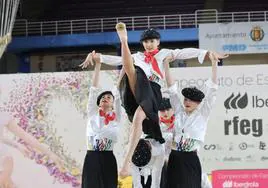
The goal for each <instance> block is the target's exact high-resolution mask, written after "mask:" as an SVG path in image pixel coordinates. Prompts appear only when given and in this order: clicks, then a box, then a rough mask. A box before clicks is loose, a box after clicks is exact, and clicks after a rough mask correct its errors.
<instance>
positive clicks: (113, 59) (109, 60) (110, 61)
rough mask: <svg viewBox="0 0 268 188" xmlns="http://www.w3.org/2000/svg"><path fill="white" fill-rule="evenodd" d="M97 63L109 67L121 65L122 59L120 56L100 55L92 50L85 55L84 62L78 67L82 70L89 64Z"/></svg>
mask: <svg viewBox="0 0 268 188" xmlns="http://www.w3.org/2000/svg"><path fill="white" fill-rule="evenodd" d="M97 61H99V62H101V63H104V64H107V65H111V66H118V65H122V58H121V57H120V56H113V55H102V54H101V53H96V52H95V50H93V51H92V52H91V53H89V54H88V55H87V58H86V60H85V61H84V62H83V63H82V64H80V65H79V66H80V67H81V68H82V69H84V68H87V67H88V66H89V65H90V64H91V65H93V64H94V62H97Z"/></svg>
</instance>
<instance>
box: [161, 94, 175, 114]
mask: <svg viewBox="0 0 268 188" xmlns="http://www.w3.org/2000/svg"><path fill="white" fill-rule="evenodd" d="M170 108H172V107H171V104H170V100H169V98H165V97H164V98H162V101H161V103H160V105H159V110H160V111H163V110H168V109H170Z"/></svg>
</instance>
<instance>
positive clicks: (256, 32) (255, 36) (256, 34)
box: [250, 26, 264, 41]
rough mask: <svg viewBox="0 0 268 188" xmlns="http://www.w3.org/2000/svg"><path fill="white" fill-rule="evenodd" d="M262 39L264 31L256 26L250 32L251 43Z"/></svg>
mask: <svg viewBox="0 0 268 188" xmlns="http://www.w3.org/2000/svg"><path fill="white" fill-rule="evenodd" d="M263 37H264V31H263V29H262V28H261V27H259V26H256V27H253V28H252V29H251V31H250V38H251V39H252V40H253V41H261V40H262V39H263Z"/></svg>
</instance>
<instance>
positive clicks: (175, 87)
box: [168, 82, 178, 94]
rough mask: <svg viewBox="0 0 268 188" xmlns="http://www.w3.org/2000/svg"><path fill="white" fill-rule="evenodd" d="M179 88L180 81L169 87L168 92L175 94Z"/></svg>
mask: <svg viewBox="0 0 268 188" xmlns="http://www.w3.org/2000/svg"><path fill="white" fill-rule="evenodd" d="M177 90H178V82H175V83H174V84H173V85H172V86H170V87H169V88H168V93H169V94H174V93H177Z"/></svg>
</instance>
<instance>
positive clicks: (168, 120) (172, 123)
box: [160, 115, 175, 130]
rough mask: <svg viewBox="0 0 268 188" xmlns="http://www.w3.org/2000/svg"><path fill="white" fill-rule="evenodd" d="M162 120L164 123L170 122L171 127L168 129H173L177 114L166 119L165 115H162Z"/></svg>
mask: <svg viewBox="0 0 268 188" xmlns="http://www.w3.org/2000/svg"><path fill="white" fill-rule="evenodd" d="M160 121H161V122H162V123H164V124H169V127H168V129H167V130H170V129H173V127H174V122H175V115H173V116H171V117H170V118H169V119H165V118H163V117H160Z"/></svg>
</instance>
